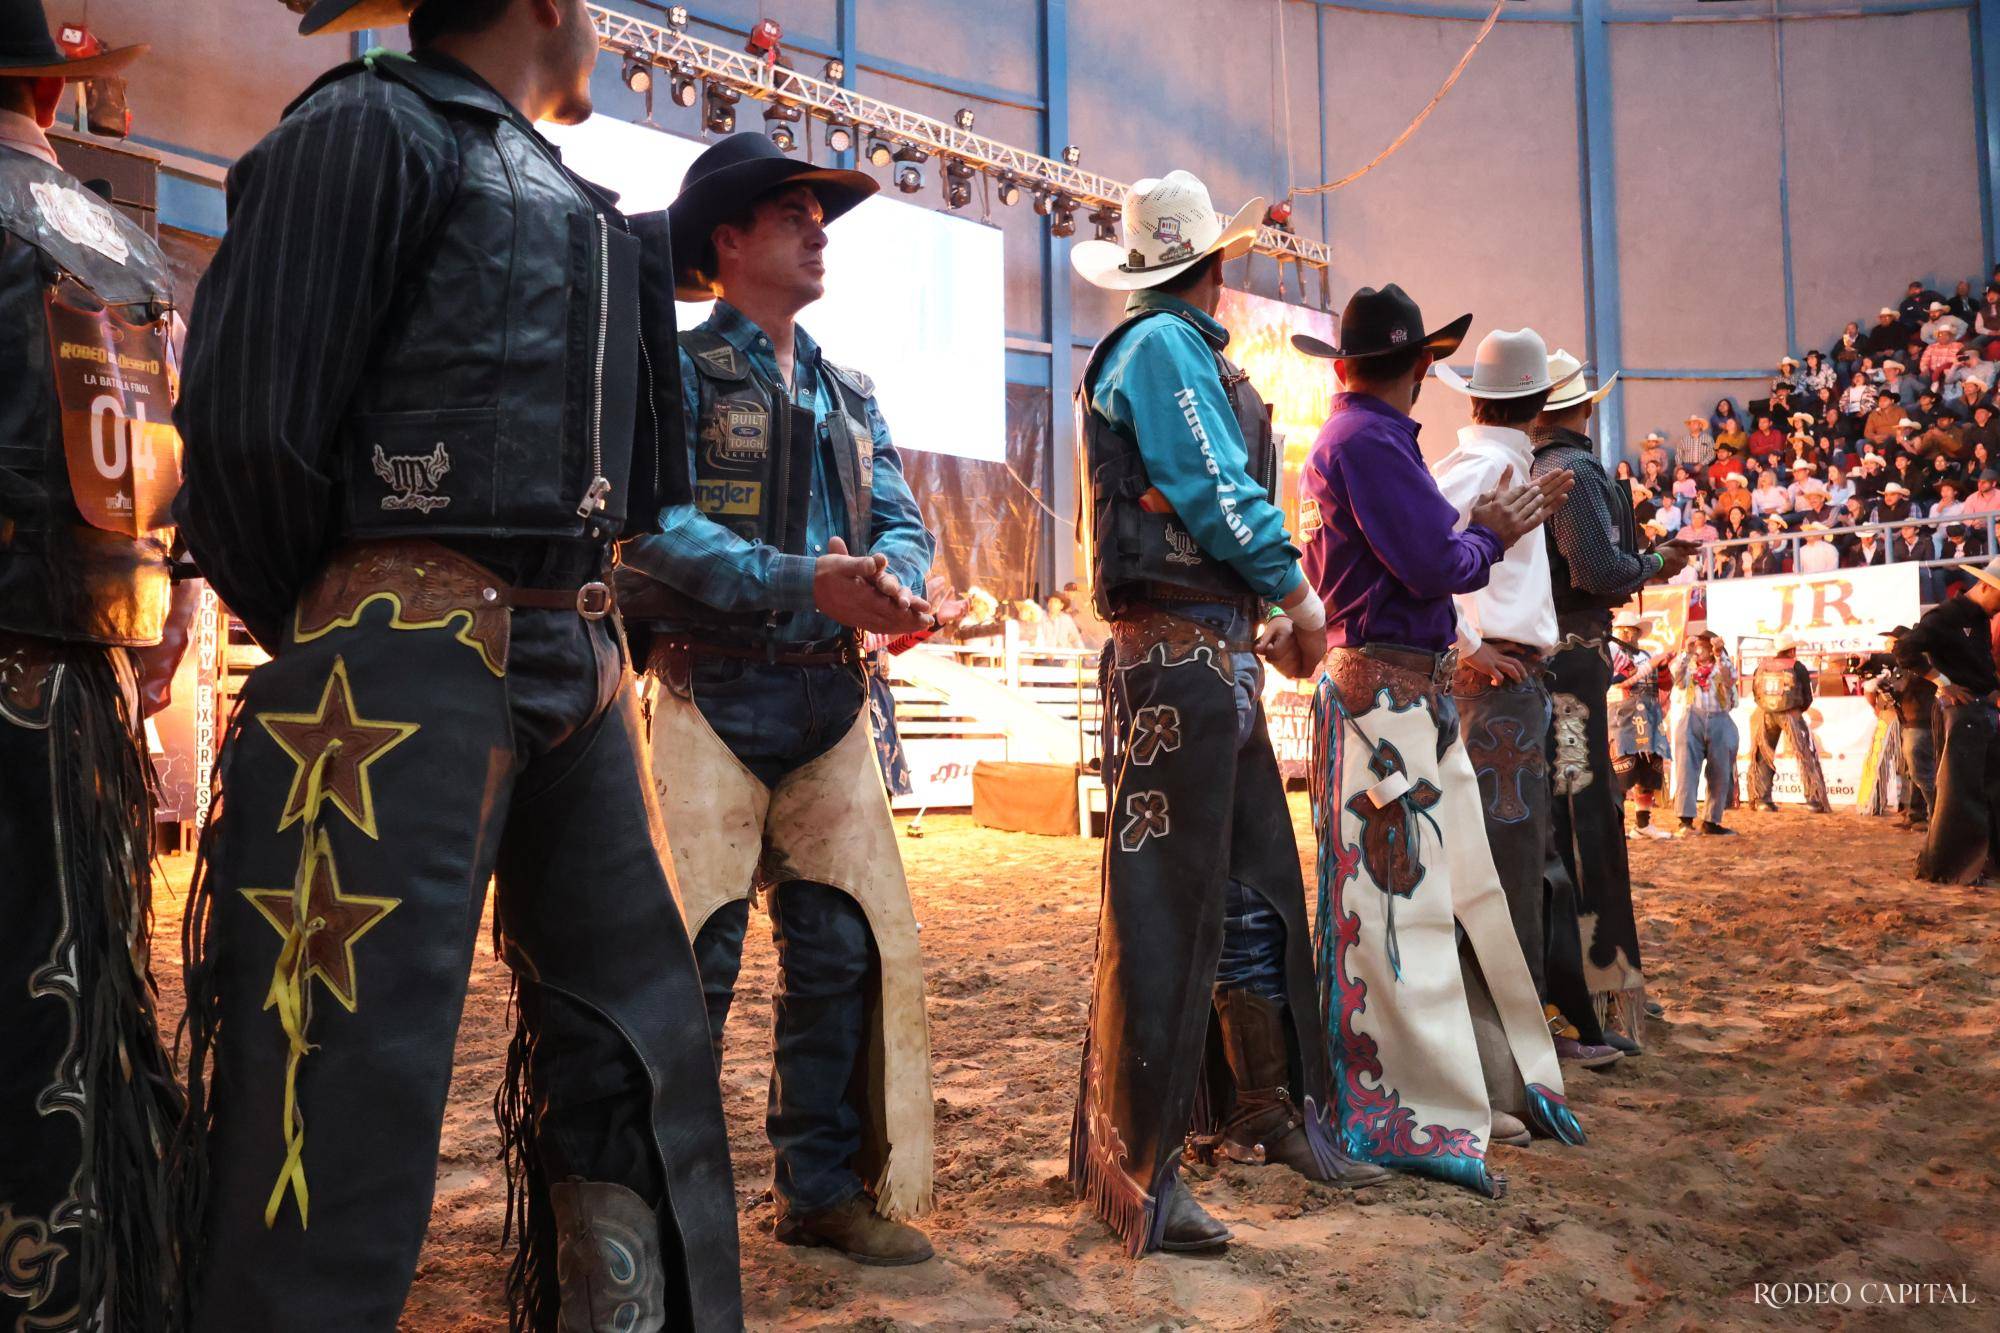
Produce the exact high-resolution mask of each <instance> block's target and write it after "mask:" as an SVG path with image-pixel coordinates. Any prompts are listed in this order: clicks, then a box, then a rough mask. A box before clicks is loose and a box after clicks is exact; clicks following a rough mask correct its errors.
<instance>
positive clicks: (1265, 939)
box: [1176, 604, 1285, 1005]
mask: <svg viewBox="0 0 2000 1333" xmlns="http://www.w3.org/2000/svg"><path fill="white" fill-rule="evenodd" d="M1176 612H1177V613H1178V614H1181V615H1185V616H1186V617H1187V618H1188V619H1190V620H1195V621H1199V622H1200V623H1202V624H1204V625H1207V626H1208V627H1209V628H1210V629H1213V630H1214V631H1216V632H1217V633H1218V634H1220V635H1222V636H1223V637H1224V638H1225V639H1228V640H1230V641H1231V642H1233V643H1247V642H1249V641H1250V639H1251V637H1252V636H1253V635H1254V633H1255V630H1256V627H1255V626H1253V625H1252V624H1251V623H1250V618H1249V617H1248V616H1246V615H1245V614H1244V613H1243V612H1242V611H1241V610H1240V609H1238V608H1236V607H1233V606H1229V605H1226V604H1215V605H1209V604H1199V605H1195V606H1192V607H1177V608H1176ZM1230 671H1231V674H1232V675H1234V676H1235V678H1236V746H1237V748H1238V749H1239V750H1240V749H1242V748H1243V747H1244V746H1246V745H1248V744H1249V743H1250V737H1251V736H1252V735H1253V734H1254V733H1255V732H1256V729H1257V704H1258V701H1259V700H1261V699H1262V698H1263V695H1264V663H1263V661H1262V660H1261V659H1260V658H1259V657H1258V656H1257V655H1256V654H1255V653H1233V654H1231V655H1230ZM1215 989H1216V990H1218V991H1226V990H1247V991H1250V992H1251V993H1253V994H1255V995H1256V996H1257V997H1258V998H1260V999H1265V1000H1270V1001H1271V1002H1273V1003H1275V1004H1280V1005H1282V1004H1283V1003H1284V1002H1285V921H1284V918H1283V917H1282V916H1280V915H1279V914H1278V911H1277V909H1276V908H1274V907H1272V906H1271V904H1270V903H1268V902H1266V901H1265V899H1264V895H1263V894H1261V893H1258V892H1257V891H1256V890H1255V889H1253V888H1251V887H1250V886H1249V885H1247V884H1244V883H1242V882H1241V881H1239V880H1234V879H1232V880H1230V881H1229V891H1228V894H1227V896H1226V897H1225V898H1224V899H1223V917H1222V959H1221V962H1220V963H1219V964H1218V965H1217V967H1216V970H1215Z"/></svg>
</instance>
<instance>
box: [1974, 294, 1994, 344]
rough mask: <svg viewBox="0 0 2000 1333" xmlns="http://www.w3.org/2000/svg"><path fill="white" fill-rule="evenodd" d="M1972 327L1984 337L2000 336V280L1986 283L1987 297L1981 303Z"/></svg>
mask: <svg viewBox="0 0 2000 1333" xmlns="http://www.w3.org/2000/svg"><path fill="white" fill-rule="evenodd" d="M1972 327H1973V329H1974V330H1975V331H1977V332H1978V333H1979V335H1980V336H1981V337H1984V338H2000V282H1989V283H1987V284H1986V297H1985V299H1984V300H1982V301H1981V302H1980V303H1979V311H1978V313H1977V314H1975V315H1974V316H1973V320H1972Z"/></svg>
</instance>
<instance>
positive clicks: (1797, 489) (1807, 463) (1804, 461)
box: [1785, 458, 1826, 513]
mask: <svg viewBox="0 0 2000 1333" xmlns="http://www.w3.org/2000/svg"><path fill="white" fill-rule="evenodd" d="M1808 489H1817V490H1818V491H1819V492H1820V493H1821V494H1822V495H1823V494H1825V493H1826V483H1825V482H1822V481H1819V480H1818V479H1816V478H1815V477H1814V476H1813V465H1812V460H1811V459H1808V458H1800V459H1796V460H1794V461H1793V463H1792V484H1791V485H1789V486H1787V487H1786V488H1785V494H1786V495H1787V496H1789V497H1790V498H1791V502H1792V503H1791V512H1792V513H1797V512H1799V511H1800V510H1801V509H1804V508H1805V507H1806V492H1807V490H1808Z"/></svg>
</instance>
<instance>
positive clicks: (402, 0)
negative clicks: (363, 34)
mask: <svg viewBox="0 0 2000 1333" xmlns="http://www.w3.org/2000/svg"><path fill="white" fill-rule="evenodd" d="M422 3H423V0H317V3H315V4H314V5H313V7H312V8H311V9H308V10H307V11H306V16H305V17H304V18H302V19H300V20H299V36H301V37H310V36H312V35H313V34H314V33H316V32H354V31H356V30H357V29H360V28H399V27H401V26H402V25H403V24H405V23H408V22H409V21H410V11H412V10H414V9H415V8H416V7H417V6H418V5H420V4H422Z"/></svg>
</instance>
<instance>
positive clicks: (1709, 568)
mask: <svg viewBox="0 0 2000 1333" xmlns="http://www.w3.org/2000/svg"><path fill="white" fill-rule="evenodd" d="M1996 378H2000V265H1996V266H1995V268H1994V269H1993V272H1992V274H1991V276H1990V278H1989V279H1988V281H1987V282H1986V283H1985V284H1984V287H1983V289H1982V290H1981V291H1979V292H1978V293H1977V294H1975V293H1974V284H1973V283H1971V282H1960V283H1959V284H1957V287H1956V290H1954V291H1953V292H1952V293H1951V294H1949V295H1946V294H1944V293H1941V292H1938V291H1934V290H1932V289H1930V288H1929V287H1927V286H1925V284H1923V283H1922V282H1912V283H1911V284H1910V285H1909V287H1908V289H1907V291H1906V293H1905V295H1904V297H1903V299H1902V301H1901V302H1900V304H1898V305H1895V306H1883V307H1882V308H1881V310H1880V311H1879V312H1877V314H1876V316H1875V319H1874V321H1873V323H1872V325H1870V326H1869V327H1866V328H1864V327H1862V325H1861V323H1860V322H1858V321H1857V322H1855V323H1850V324H1849V325H1848V326H1847V328H1846V329H1845V330H1844V331H1843V332H1842V333H1841V335H1840V336H1839V337H1838V338H1836V339H1834V341H1833V344H1832V345H1831V346H1829V347H1827V348H1826V349H1825V350H1821V349H1819V348H1810V349H1808V350H1807V351H1806V352H1805V353H1804V355H1803V357H1797V356H1789V355H1788V356H1786V357H1784V358H1783V359H1782V360H1780V361H1779V363H1778V366H1777V372H1776V374H1775V375H1774V376H1773V377H1772V380H1771V382H1770V386H1769V388H1768V390H1766V391H1765V392H1763V393H1762V394H1760V395H1759V396H1757V397H1755V398H1752V399H1751V400H1750V401H1749V402H1747V403H1746V404H1744V405H1742V406H1741V407H1739V406H1738V405H1737V403H1736V402H1735V401H1734V400H1733V399H1731V398H1723V399H1721V400H1719V401H1718V402H1716V403H1715V404H1714V405H1713V407H1712V408H1711V409H1710V410H1707V411H1698V412H1692V413H1690V414H1689V415H1688V417H1687V419H1686V420H1685V421H1684V422H1683V423H1682V425H1681V428H1680V430H1679V431H1678V432H1676V433H1675V434H1674V435H1673V436H1672V437H1671V438H1669V436H1667V435H1665V434H1662V433H1661V432H1659V431H1653V432H1650V433H1649V434H1648V435H1647V436H1646V437H1645V439H1644V440H1642V441H1640V442H1639V443H1638V445H1637V446H1636V448H1635V450H1634V454H1635V456H1636V461H1626V462H1621V463H1619V464H1618V470H1619V476H1620V477H1621V478H1622V479H1624V480H1625V481H1626V482H1627V483H1628V484H1629V485H1630V486H1631V488H1632V498H1633V505H1634V509H1635V511H1636V513H1637V516H1638V519H1639V521H1640V523H1641V524H1642V525H1643V526H1644V527H1645V528H1646V529H1647V530H1648V531H1649V532H1650V534H1651V535H1652V537H1653V538H1654V539H1656V540H1663V539H1666V538H1669V537H1673V538H1678V539H1682V540H1687V539H1694V540H1697V541H1700V542H1702V543H1704V546H1705V549H1704V552H1703V555H1702V558H1701V559H1699V560H1697V561H1695V562H1693V563H1691V564H1690V565H1689V567H1688V569H1687V570H1686V571H1685V572H1684V573H1683V574H1682V576H1681V577H1682V579H1684V580H1693V579H1697V578H1737V577H1745V576H1750V575H1762V574H1783V573H1793V572H1797V573H1820V572H1824V571H1828V570H1833V569H1839V568H1852V567H1859V566H1866V565H1876V564H1888V563H1892V562H1896V561H1905V560H1914V561H1940V560H1967V561H1971V560H1980V559H1984V558H1985V557H1986V556H1987V554H1988V552H1990V551H1992V550H1993V549H1994V541H1995V526H1996V520H1997V519H2000V409H1996V407H1995V403H1994V395H1995V388H1996V384H1995V380H1996ZM1955 577H1957V576H1955V575H1954V573H1953V571H1952V570H1950V569H1948V568H1938V569H1933V570H1929V571H1926V578H1925V587H1924V592H1925V598H1926V600H1935V599H1936V598H1938V597H1940V596H1942V595H1943V594H1944V593H1945V592H1946V591H1947V590H1948V589H1949V587H1950V585H1951V583H1952V581H1953V579H1954V578H1955Z"/></svg>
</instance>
